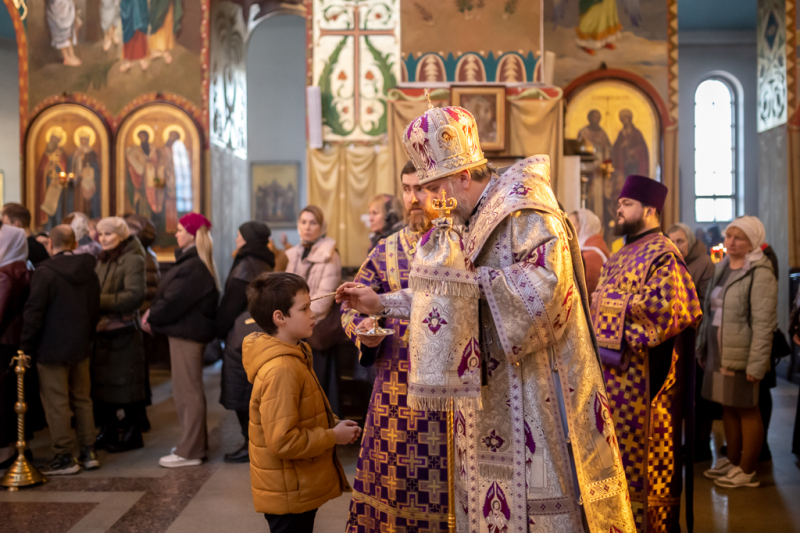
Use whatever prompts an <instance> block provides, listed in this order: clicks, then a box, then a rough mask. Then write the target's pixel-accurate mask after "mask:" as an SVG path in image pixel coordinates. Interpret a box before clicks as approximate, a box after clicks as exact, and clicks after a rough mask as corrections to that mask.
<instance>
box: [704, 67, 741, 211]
mask: <svg viewBox="0 0 800 533" xmlns="http://www.w3.org/2000/svg"><path fill="white" fill-rule="evenodd" d="M736 128H737V124H736V93H735V92H734V89H733V87H732V86H731V85H730V84H729V83H728V82H727V81H726V80H724V79H722V78H717V77H714V78H709V79H707V80H705V81H703V82H702V83H701V84H700V85H699V86H698V87H697V91H696V92H695V93H694V195H695V200H694V210H695V220H696V221H697V222H729V221H731V220H733V219H734V217H735V216H736V204H737V196H736V195H737V190H736V182H737V179H736V177H737V172H738V168H737V166H738V165H737V157H736V149H737V146H736V140H737V134H736V133H737V132H736Z"/></svg>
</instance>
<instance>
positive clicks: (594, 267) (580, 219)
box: [569, 209, 611, 302]
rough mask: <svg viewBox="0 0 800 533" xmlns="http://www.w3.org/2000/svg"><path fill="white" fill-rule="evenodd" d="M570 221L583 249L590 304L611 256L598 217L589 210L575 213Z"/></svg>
mask: <svg viewBox="0 0 800 533" xmlns="http://www.w3.org/2000/svg"><path fill="white" fill-rule="evenodd" d="M569 219H570V220H571V221H572V224H573V225H574V226H575V229H576V230H577V232H578V244H579V245H580V247H581V256H582V257H583V266H584V270H585V271H586V290H587V291H588V292H589V302H591V301H592V295H593V293H594V291H595V290H596V289H597V283H598V282H599V281H600V271H601V270H603V265H604V264H605V262H606V261H607V260H608V257H609V255H611V254H609V253H608V247H607V246H606V242H605V241H604V240H603V224H602V223H601V222H600V219H599V218H598V216H597V215H595V214H594V213H592V212H591V211H589V210H588V209H578V210H577V211H574V212H573V213H572V214H571V215H570V216H569Z"/></svg>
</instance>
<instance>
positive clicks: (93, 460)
mask: <svg viewBox="0 0 800 533" xmlns="http://www.w3.org/2000/svg"><path fill="white" fill-rule="evenodd" d="M78 464H80V465H81V466H82V467H83V469H84V470H97V469H98V468H100V461H98V460H97V452H96V451H94V446H84V447H83V448H82V449H81V454H80V456H79V457H78Z"/></svg>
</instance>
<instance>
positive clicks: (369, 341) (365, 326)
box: [356, 318, 386, 348]
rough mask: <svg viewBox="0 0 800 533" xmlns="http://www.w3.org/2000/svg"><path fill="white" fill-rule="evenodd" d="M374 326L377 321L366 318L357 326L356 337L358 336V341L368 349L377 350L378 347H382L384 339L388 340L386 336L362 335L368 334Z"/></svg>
mask: <svg viewBox="0 0 800 533" xmlns="http://www.w3.org/2000/svg"><path fill="white" fill-rule="evenodd" d="M374 325H375V321H374V320H373V319H371V318H365V319H364V320H362V321H361V322H360V323H359V324H358V326H356V335H357V336H358V340H359V342H361V344H362V345H363V346H366V347H367V348H375V347H376V346H378V345H380V343H381V342H382V341H383V339H385V338H386V335H380V336H376V335H362V333H366V332H367V331H369V330H370V329H372V327H373V326H374Z"/></svg>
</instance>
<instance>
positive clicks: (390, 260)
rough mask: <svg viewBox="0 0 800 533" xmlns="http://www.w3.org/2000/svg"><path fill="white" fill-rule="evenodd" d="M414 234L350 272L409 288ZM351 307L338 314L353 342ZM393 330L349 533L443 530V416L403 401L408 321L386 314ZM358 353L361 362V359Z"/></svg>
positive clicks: (384, 348) (399, 237) (383, 349)
mask: <svg viewBox="0 0 800 533" xmlns="http://www.w3.org/2000/svg"><path fill="white" fill-rule="evenodd" d="M417 237H418V236H417V235H416V234H414V233H413V232H411V231H410V230H409V229H404V230H401V231H399V232H397V233H394V234H392V235H390V236H389V237H387V238H386V239H384V240H382V241H380V242H379V243H378V245H377V246H376V247H375V249H374V250H372V252H371V253H370V254H369V257H368V258H367V260H366V261H365V262H364V264H363V265H362V266H361V270H359V272H358V275H357V276H356V278H355V280H354V281H355V282H356V283H363V284H364V285H367V286H369V287H372V288H373V290H376V291H377V292H379V293H391V292H394V291H399V290H402V289H405V288H407V287H408V273H409V264H410V262H411V260H412V258H413V256H414V251H415V248H416V245H417ZM361 320H363V318H362V317H360V316H359V315H358V313H357V312H355V311H352V310H351V311H346V312H344V313H343V314H342V324H343V325H344V328H345V331H346V333H347V334H348V335H349V336H350V338H351V339H353V341H354V342H356V343H357V339H356V334H355V328H356V326H357V325H358V324H359V323H360V322H361ZM384 327H387V328H389V329H393V330H394V331H395V334H394V335H392V336H391V337H388V338H386V339H384V341H383V343H382V344H381V346H380V351H379V352H378V355H377V358H376V360H375V362H374V364H375V365H376V367H377V377H376V378H375V385H374V387H373V390H372V400H371V402H370V407H369V413H368V414H367V420H366V423H365V424H364V437H363V439H362V441H361V452H360V454H359V457H358V471H357V473H356V479H355V483H354V484H353V500H352V502H351V504H350V518H349V520H348V522H347V529H346V531H347V533H372V532H379V531H396V532H398V533H404V532H411V531H413V532H417V533H436V532H439V531H447V459H446V458H447V416H446V415H445V413H440V412H437V411H427V412H426V411H417V410H413V409H410V408H408V407H407V405H406V398H407V396H406V394H407V385H408V340H407V337H408V336H407V335H406V329H407V328H408V320H400V319H396V318H387V319H386V324H385V325H384ZM365 352H368V350H366V349H365V350H364V351H362V354H361V358H362V364H372V362H370V361H365V360H364V359H365Z"/></svg>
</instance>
